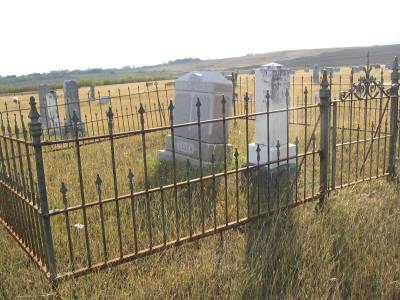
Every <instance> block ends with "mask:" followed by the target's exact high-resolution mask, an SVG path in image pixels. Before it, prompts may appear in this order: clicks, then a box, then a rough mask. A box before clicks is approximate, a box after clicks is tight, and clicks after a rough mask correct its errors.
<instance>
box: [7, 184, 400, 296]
mask: <svg viewBox="0 0 400 300" xmlns="http://www.w3.org/2000/svg"><path fill="white" fill-rule="evenodd" d="M399 232H400V203H399V190H398V184H396V183H389V182H387V181H385V180H378V181H375V182H372V183H367V184H361V185H358V186H355V187H353V188H349V189H345V190H342V191H340V192H335V193H333V194H331V196H330V198H329V200H328V201H327V202H326V203H325V207H324V209H323V210H322V212H317V211H316V210H315V205H314V204H307V205H305V206H303V207H301V208H298V209H295V210H292V211H290V212H286V213H282V214H280V215H275V216H274V217H272V218H268V219H264V220H262V221H260V222H259V223H258V224H253V225H249V226H247V227H245V228H244V229H243V230H240V231H230V232H227V233H224V234H223V236H222V240H221V236H215V237H211V238H207V239H206V240H204V241H202V242H196V243H194V244H190V245H187V246H183V247H181V248H177V249H172V250H168V251H166V252H164V253H162V254H156V255H154V256H151V257H148V258H145V259H140V260H137V261H135V262H132V263H129V264H126V265H123V266H119V267H116V268H112V269H110V270H107V271H102V272H99V273H96V274H92V275H88V276H86V277H83V278H80V279H76V280H73V281H69V282H66V283H64V284H62V285H61V286H60V289H59V291H58V292H59V294H60V295H61V297H63V298H74V297H77V298H79V299H82V298H83V299H84V298H96V299H98V298H217V297H220V298H233V299H236V298H247V299H251V298H265V297H279V298H346V297H350V298H386V299H395V298H398V297H400V257H399V251H398V247H399V245H400V235H399V234H398V233H399ZM222 241H223V242H222ZM0 246H1V249H2V251H1V254H0V261H1V264H0V298H4V299H10V298H17V297H23V298H39V297H43V296H44V297H48V296H55V295H56V294H55V292H54V291H53V290H52V288H51V287H50V285H49V284H48V281H47V279H45V277H44V276H43V275H42V274H41V272H40V271H39V270H38V269H37V268H36V266H35V265H34V264H33V263H31V262H30V261H29V259H28V258H27V256H26V255H25V253H24V252H23V251H22V250H21V249H19V247H18V246H17V244H16V243H15V241H14V240H12V238H11V237H10V236H9V235H8V234H7V233H6V232H5V230H4V229H3V228H2V229H0Z"/></svg>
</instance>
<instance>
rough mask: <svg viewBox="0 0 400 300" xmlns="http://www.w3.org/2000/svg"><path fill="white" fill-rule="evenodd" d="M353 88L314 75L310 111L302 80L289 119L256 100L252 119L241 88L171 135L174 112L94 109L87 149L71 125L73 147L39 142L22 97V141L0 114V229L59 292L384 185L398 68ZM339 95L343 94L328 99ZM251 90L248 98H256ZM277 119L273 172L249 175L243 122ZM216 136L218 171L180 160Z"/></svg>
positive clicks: (14, 124)
mask: <svg viewBox="0 0 400 300" xmlns="http://www.w3.org/2000/svg"><path fill="white" fill-rule="evenodd" d="M353 75H354V74H353V73H352V74H351V75H350V78H349V80H348V82H347V83H346V84H343V83H342V79H341V78H340V82H339V84H336V83H334V82H333V81H332V76H330V78H328V74H327V72H326V71H324V73H323V77H322V81H321V85H320V88H319V90H318V99H317V97H313V93H312V92H311V91H312V89H313V87H312V85H311V86H307V85H306V84H305V83H304V79H303V80H302V81H301V82H300V84H298V83H296V82H292V86H291V89H292V92H291V94H290V91H287V93H286V103H287V107H286V108H285V109H281V110H270V106H269V101H270V99H269V96H267V99H266V103H267V105H266V108H265V111H255V110H254V107H253V110H252V108H251V105H252V102H251V100H250V96H249V94H250V93H251V92H250V91H249V90H250V88H246V91H245V92H244V93H242V91H241V90H240V88H241V87H242V84H240V82H239V84H237V85H236V86H235V89H236V91H237V94H238V96H237V97H235V98H234V99H235V101H234V102H233V106H232V107H226V101H224V100H225V99H224V98H223V97H222V99H221V108H222V110H221V111H222V116H221V117H220V118H217V119H212V120H204V119H202V114H203V113H204V112H203V111H202V109H201V102H200V100H199V99H198V100H197V106H196V107H197V120H195V121H193V122H189V123H182V124H176V123H175V122H174V121H175V119H176V118H175V117H174V105H173V103H172V101H171V102H169V103H168V106H166V103H164V106H163V105H161V106H158V107H156V108H155V110H154V111H153V112H154V113H155V115H158V121H157V122H159V123H156V124H154V123H153V124H151V123H149V122H151V120H149V115H148V113H149V107H145V104H144V103H143V102H139V108H138V109H137V112H136V113H131V114H125V115H123V117H122V118H120V117H121V115H119V114H117V113H116V110H117V107H118V106H116V105H114V104H113V106H112V107H111V106H110V107H109V108H108V109H107V111H106V110H103V112H102V115H105V117H104V118H103V117H102V119H101V122H100V120H99V119H98V118H97V117H96V121H99V123H101V124H102V125H99V126H98V127H97V128H98V131H97V132H96V131H95V130H94V132H95V134H94V135H93V136H92V135H90V134H87V135H86V136H81V135H80V133H79V125H78V120H79V119H78V117H77V116H76V115H75V116H72V118H71V120H72V128H73V135H71V136H69V137H68V138H64V139H56V138H53V139H52V138H50V137H49V136H48V135H47V136H46V131H45V130H44V128H43V124H42V123H43V120H41V119H40V115H39V113H38V111H37V108H36V101H35V98H34V97H31V99H30V109H29V119H30V122H29V133H28V130H27V128H26V126H25V123H26V121H25V120H24V117H23V114H22V113H20V111H19V114H17V113H16V114H15V116H14V119H13V120H12V118H11V116H12V114H11V111H6V112H5V113H3V114H2V115H1V116H2V118H1V122H2V134H1V136H0V162H1V164H0V193H1V197H0V221H1V222H2V224H3V225H4V227H5V228H6V229H7V230H8V231H9V232H10V234H11V235H12V236H13V237H14V238H15V239H16V241H17V242H18V243H19V244H20V246H21V247H22V248H23V249H24V250H25V251H26V252H27V253H28V255H29V256H30V257H31V258H32V260H33V261H34V262H36V263H37V265H38V266H39V267H40V268H41V269H42V270H43V271H44V273H45V274H46V275H47V277H48V278H49V279H50V280H51V282H52V283H53V284H58V283H59V282H60V281H62V280H65V279H68V278H71V277H77V276H81V275H84V274H86V273H90V272H93V271H96V270H100V269H105V268H108V267H111V266H113V265H117V264H121V263H124V262H127V261H130V260H134V259H137V258H139V257H143V256H147V255H151V254H153V253H156V252H161V251H164V250H166V249H168V248H171V247H177V246H180V245H182V244H184V243H188V242H191V241H194V240H198V239H202V238H204V237H207V236H210V235H213V234H216V233H219V232H223V231H225V230H228V229H231V228H236V227H239V226H242V225H244V224H246V223H249V222H251V221H253V220H255V219H258V218H260V217H264V216H267V215H269V214H272V213H274V212H276V211H279V210H284V209H290V208H293V207H296V206H298V205H301V204H304V203H306V202H309V201H314V200H318V201H319V202H320V203H321V204H322V203H323V201H324V200H325V199H326V197H327V195H328V194H329V193H330V192H331V191H333V190H335V189H339V188H343V187H346V186H349V185H353V184H356V183H358V182H362V181H366V180H372V179H376V178H379V177H384V176H388V175H390V176H395V175H396V167H395V166H396V157H397V154H398V149H397V145H398V89H399V85H398V82H399V78H398V62H397V58H396V60H395V63H394V68H393V72H392V75H391V85H390V87H389V88H387V87H386V85H385V84H384V81H383V75H382V76H381V78H380V80H378V79H376V78H375V77H373V76H372V75H371V68H370V65H369V63H367V66H366V67H365V69H364V75H363V76H361V77H360V78H359V80H356V81H354V76H353ZM292 80H293V81H294V78H293V79H292ZM239 81H240V79H239ZM342 87H343V89H344V90H345V92H340V91H341V89H342ZM315 90H316V89H315V87H314V91H315ZM252 91H253V95H254V87H253V90H252ZM334 91H335V92H336V96H337V97H334V96H333V95H334V94H333V93H334ZM233 94H235V90H234V91H233ZM138 95H140V93H139V94H138ZM267 95H268V94H267ZM310 95H311V96H310ZM242 96H243V100H239V99H240V98H242ZM297 96H298V97H299V98H297ZM99 98H100V96H99ZM310 98H311V99H310ZM149 99H150V98H149ZM166 99H167V98H166ZM293 99H295V100H293ZM297 100H299V101H297ZM300 100H301V101H300ZM317 100H318V101H317ZM164 101H165V99H164ZM241 102H242V103H243V104H244V107H243V108H244V110H243V111H242V104H241ZM120 103H122V101H121V102H120ZM121 107H122V104H121ZM161 108H162V110H161ZM120 109H121V108H120ZM146 109H147V110H146ZM278 113H284V114H286V116H287V119H288V121H289V122H288V130H287V136H286V138H287V141H288V143H287V145H284V146H283V145H280V144H279V141H278V143H277V145H275V148H276V150H277V157H276V159H270V158H269V156H268V160H267V162H266V163H261V161H260V155H261V154H262V153H260V152H261V148H260V147H259V146H258V147H257V149H256V152H257V153H256V154H255V155H256V157H257V163H254V164H251V163H250V161H249V156H250V153H249V151H250V150H249V147H248V145H249V144H250V142H251V141H252V137H253V134H254V126H255V122H254V121H253V120H254V119H255V118H257V117H259V116H265V117H266V118H267V124H269V123H270V122H269V118H270V116H271V115H273V114H278ZM162 116H164V117H165V119H164V117H162ZM122 119H125V120H126V121H127V123H125V125H127V124H133V122H134V121H135V125H136V127H133V128H132V127H129V125H128V127H125V128H122V129H121V128H119V127H118V124H120V122H122ZM128 120H129V122H130V123H128ZM153 121H154V119H153ZM216 123H217V124H221V126H222V130H223V135H222V136H224V137H225V138H224V141H223V149H224V151H223V154H222V158H221V159H220V160H219V161H217V160H216V159H215V156H214V154H213V155H212V159H211V160H210V161H209V162H206V161H205V160H204V157H202V142H197V146H198V152H199V165H198V166H197V167H195V166H194V165H192V164H191V163H190V161H189V160H188V161H186V162H180V161H178V159H177V158H176V151H175V150H174V145H175V142H174V139H175V138H176V137H175V131H176V130H177V129H180V128H187V127H191V128H195V130H196V131H197V132H198V140H201V136H202V130H204V127H205V126H206V125H208V124H216ZM87 124H95V123H90V122H89V123H87ZM103 126H104V128H103ZM86 127H87V128H88V127H90V126H88V125H86ZM100 128H102V130H100ZM266 130H267V131H268V134H269V128H267V129H266ZM228 133H230V135H229V140H228V139H226V137H227V136H228ZM167 134H170V136H171V139H172V143H171V144H172V147H173V151H172V159H171V161H169V162H168V161H163V162H160V161H158V159H157V157H158V156H157V152H158V150H159V149H163V148H164V138H165V136H166V135H167ZM45 136H46V137H45ZM289 143H291V144H293V145H295V153H294V154H290V153H289ZM231 145H232V146H231ZM54 149H58V150H59V151H53V150H54ZM229 149H233V150H231V151H230V150H229Z"/></svg>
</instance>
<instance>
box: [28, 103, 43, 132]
mask: <svg viewBox="0 0 400 300" xmlns="http://www.w3.org/2000/svg"><path fill="white" fill-rule="evenodd" d="M29 105H30V106H31V109H30V111H29V115H28V117H29V119H30V120H31V121H30V122H29V133H30V134H31V136H33V137H40V136H41V135H42V123H41V122H40V120H39V118H40V115H39V113H38V111H37V108H36V101H35V97H33V96H31V97H30V99H29Z"/></svg>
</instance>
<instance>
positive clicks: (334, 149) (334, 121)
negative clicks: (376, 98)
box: [331, 102, 351, 190]
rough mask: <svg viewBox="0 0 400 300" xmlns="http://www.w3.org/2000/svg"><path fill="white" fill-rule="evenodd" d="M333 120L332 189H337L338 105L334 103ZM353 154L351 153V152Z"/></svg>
mask: <svg viewBox="0 0 400 300" xmlns="http://www.w3.org/2000/svg"><path fill="white" fill-rule="evenodd" d="M332 114H333V121H332V142H331V143H332V145H331V149H332V150H331V151H332V153H331V157H332V167H331V168H332V169H331V190H334V189H335V186H336V138H337V136H336V135H337V133H336V132H337V105H336V102H334V103H333V111H332ZM350 155H351V154H350ZM349 182H350V181H349Z"/></svg>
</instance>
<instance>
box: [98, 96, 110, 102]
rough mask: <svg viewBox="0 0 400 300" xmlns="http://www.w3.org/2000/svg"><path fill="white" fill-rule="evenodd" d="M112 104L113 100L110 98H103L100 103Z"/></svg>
mask: <svg viewBox="0 0 400 300" xmlns="http://www.w3.org/2000/svg"><path fill="white" fill-rule="evenodd" d="M110 102H111V98H110V96H108V95H107V96H102V97H101V98H100V103H101V104H107V103H110Z"/></svg>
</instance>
